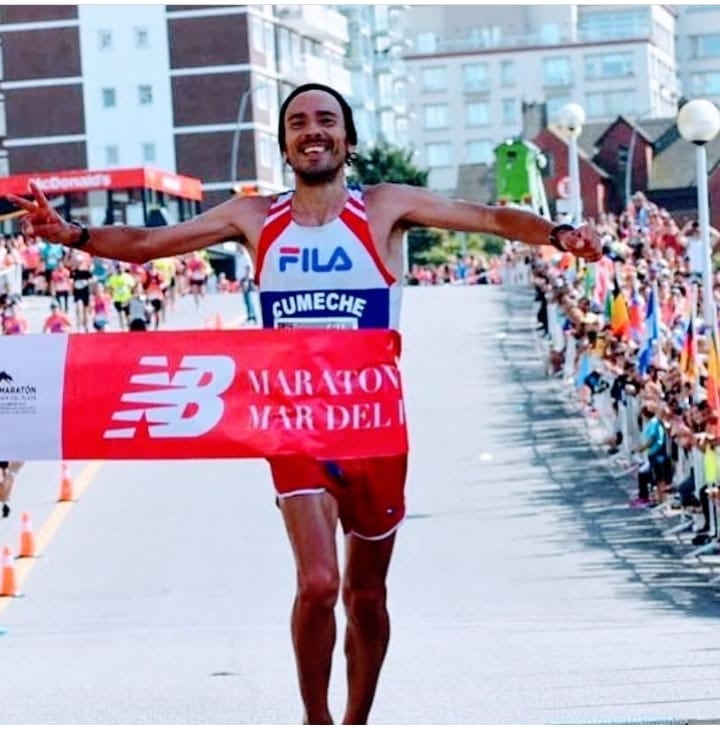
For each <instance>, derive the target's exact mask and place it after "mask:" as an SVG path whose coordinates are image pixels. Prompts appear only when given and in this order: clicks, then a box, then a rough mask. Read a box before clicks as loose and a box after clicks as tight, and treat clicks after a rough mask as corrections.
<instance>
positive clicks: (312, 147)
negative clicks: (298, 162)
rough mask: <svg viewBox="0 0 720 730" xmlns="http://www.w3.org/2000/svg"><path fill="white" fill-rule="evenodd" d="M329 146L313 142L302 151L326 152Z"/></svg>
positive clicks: (310, 152) (304, 152)
mask: <svg viewBox="0 0 720 730" xmlns="http://www.w3.org/2000/svg"><path fill="white" fill-rule="evenodd" d="M326 150H327V147H325V145H319V144H312V145H308V146H307V147H304V148H303V150H302V153H303V154H304V155H319V154H320V153H321V152H325V151H326Z"/></svg>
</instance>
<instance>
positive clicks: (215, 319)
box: [205, 312, 223, 330]
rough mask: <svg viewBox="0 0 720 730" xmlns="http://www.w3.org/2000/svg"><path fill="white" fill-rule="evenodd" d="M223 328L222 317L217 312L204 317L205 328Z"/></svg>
mask: <svg viewBox="0 0 720 730" xmlns="http://www.w3.org/2000/svg"><path fill="white" fill-rule="evenodd" d="M222 328H223V321H222V317H221V316H220V313H219V312H215V314H214V315H212V317H206V318H205V329H209V330H221V329H222Z"/></svg>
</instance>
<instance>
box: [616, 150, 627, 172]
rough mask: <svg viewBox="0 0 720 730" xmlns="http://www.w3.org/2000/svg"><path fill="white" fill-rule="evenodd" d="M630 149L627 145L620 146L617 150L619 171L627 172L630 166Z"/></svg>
mask: <svg viewBox="0 0 720 730" xmlns="http://www.w3.org/2000/svg"><path fill="white" fill-rule="evenodd" d="M629 152H630V147H629V146H628V145H626V144H621V145H618V148H617V166H618V169H619V170H625V169H626V168H627V164H628V153H629Z"/></svg>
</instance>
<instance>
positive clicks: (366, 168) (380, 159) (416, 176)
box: [350, 140, 428, 188]
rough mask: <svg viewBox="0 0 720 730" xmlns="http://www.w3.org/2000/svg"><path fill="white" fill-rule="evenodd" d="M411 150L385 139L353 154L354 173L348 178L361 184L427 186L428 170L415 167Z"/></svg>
mask: <svg viewBox="0 0 720 730" xmlns="http://www.w3.org/2000/svg"><path fill="white" fill-rule="evenodd" d="M412 158H413V152H412V150H404V149H402V148H400V147H394V146H393V145H391V144H389V143H388V142H386V141H385V140H382V141H380V142H378V143H377V144H376V145H374V146H373V147H370V148H369V149H368V150H367V151H366V152H360V153H358V154H357V155H356V156H355V160H354V162H353V167H354V168H355V174H354V175H352V176H351V177H350V180H351V181H352V180H355V181H357V182H360V183H362V184H363V185H377V184H378V183H381V182H392V183H401V184H403V185H417V186H419V187H423V188H424V187H427V181H428V171H427V170H421V169H420V168H419V167H416V166H415V165H414V164H413V161H412Z"/></svg>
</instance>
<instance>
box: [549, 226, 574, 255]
mask: <svg viewBox="0 0 720 730" xmlns="http://www.w3.org/2000/svg"><path fill="white" fill-rule="evenodd" d="M574 230H575V226H571V225H570V224H568V223H561V224H560V225H559V226H555V228H553V229H552V230H551V231H550V233H548V241H550V245H551V246H555V248H556V249H557V250H558V251H563V252H565V251H567V249H566V248H565V247H564V246H563V245H562V244H561V243H560V239H559V238H558V233H562V232H563V231H574Z"/></svg>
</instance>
